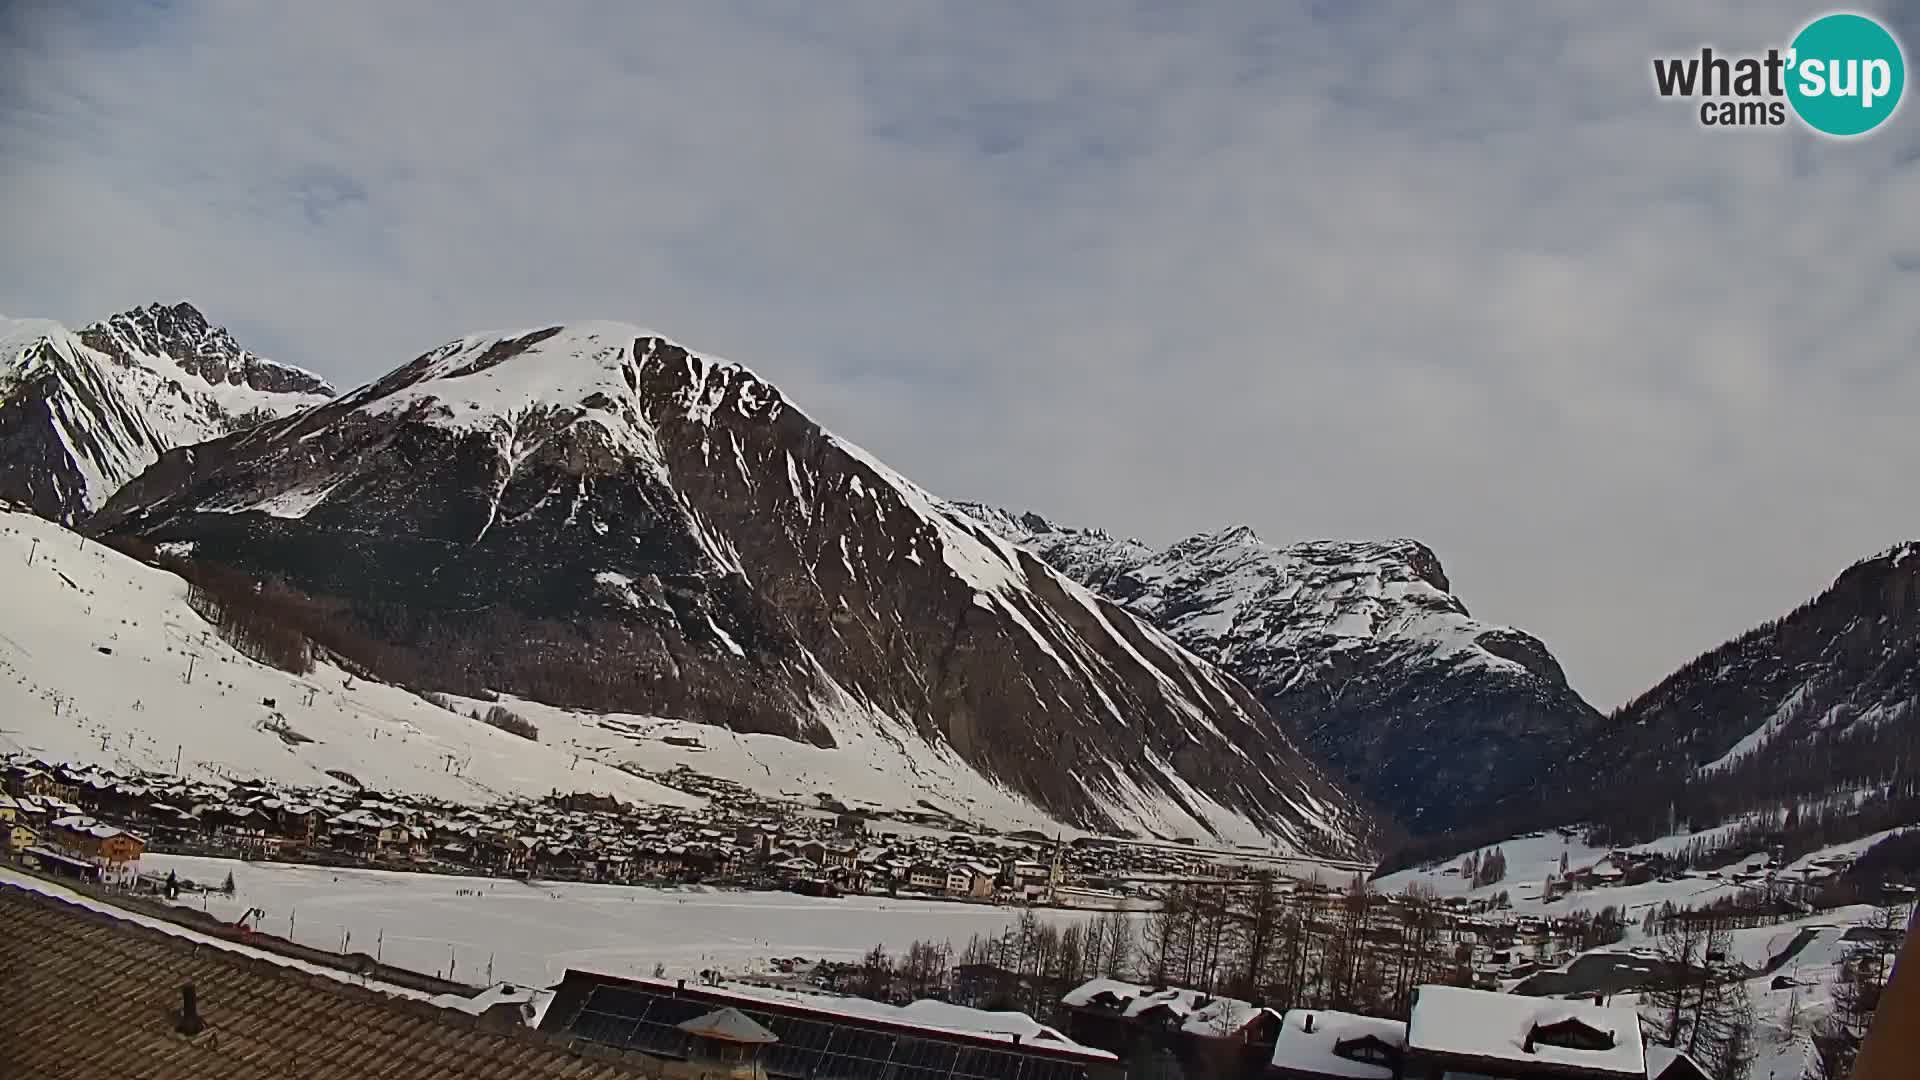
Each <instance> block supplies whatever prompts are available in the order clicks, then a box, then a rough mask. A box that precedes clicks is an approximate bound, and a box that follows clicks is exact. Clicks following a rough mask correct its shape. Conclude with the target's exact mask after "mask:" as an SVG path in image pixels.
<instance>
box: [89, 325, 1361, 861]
mask: <svg viewBox="0 0 1920 1080" xmlns="http://www.w3.org/2000/svg"><path fill="white" fill-rule="evenodd" d="M91 527H92V528H95V529H99V530H115V531H123V532H130V533H133V534H137V535H138V536H140V537H143V538H145V539H147V540H150V541H154V542H158V543H161V544H163V545H178V546H177V547H174V548H173V550H191V551H193V552H194V555H195V557H196V558H199V559H205V560H209V561H213V562H217V563H222V564H227V565H232V566H236V567H239V568H242V569H245V570H247V571H250V572H253V573H255V574H259V575H262V576H270V577H275V578H279V579H282V580H284V581H287V582H289V583H291V584H292V585H293V586H294V587H296V588H297V589H299V590H300V591H301V592H303V593H305V594H309V595H310V596H312V597H314V598H317V599H316V600H315V601H314V610H323V611H327V612H328V615H327V616H326V618H327V619H328V620H329V623H328V625H329V631H328V632H329V633H331V634H332V635H333V636H334V638H335V639H336V640H337V642H338V643H342V644H340V647H341V648H343V649H346V650H357V651H358V654H359V655H360V657H361V658H363V659H364V660H366V662H368V663H370V664H372V665H374V666H375V667H377V668H378V669H380V670H382V671H384V672H387V673H390V674H392V675H394V676H395V677H398V678H403V679H405V680H407V681H408V682H409V684H410V685H420V686H423V687H431V688H435V689H444V690H452V691H456V692H458V691H467V692H477V691H478V690H479V689H481V688H483V687H485V688H491V689H496V690H500V691H506V692H510V693H514V694H518V695H522V696H525V697H530V698H535V699H539V700H541V701H544V702H547V703H549V704H550V705H555V706H562V707H573V708H576V709H581V708H586V709H594V710H600V711H605V712H611V713H621V714H640V715H644V716H650V717H667V718H677V719H681V720H691V721H698V722H701V723H704V724H707V725H712V726H714V727H718V728H725V729H727V730H728V731H730V732H732V733H735V734H736V735H740V736H774V737H778V738H780V739H781V740H783V743H782V745H784V746H787V747H792V748H793V749H794V752H795V753H801V752H802V751H803V750H804V751H808V752H814V751H821V750H845V751H846V752H847V753H846V755H845V757H846V759H847V760H850V761H854V762H858V763H860V767H862V768H866V769H871V770H875V771H887V770H894V771H898V772H902V773H906V774H910V775H913V776H914V777H915V779H914V780H913V781H910V782H906V783H905V786H906V787H908V788H913V789H915V790H922V791H928V792H933V791H936V790H939V791H946V792H953V791H957V790H959V788H956V786H955V782H954V780H953V778H954V777H955V776H956V775H959V774H966V775H969V776H972V777H973V778H974V779H973V780H970V781H967V783H969V784H973V785H974V787H975V789H984V790H989V791H991V792H993V793H994V794H993V795H992V796H991V797H992V799H994V800H1000V801H1006V800H1008V799H1012V800H1016V801H1022V802H1025V803H1026V804H1028V805H1032V806H1037V807H1039V808H1041V809H1042V810H1044V811H1045V812H1046V813H1047V814H1049V815H1051V816H1052V817H1053V818H1055V819H1056V820H1060V821H1063V822H1066V823H1068V824H1073V825H1079V826H1084V827H1089V828H1100V829H1111V828H1118V829H1127V830H1133V831H1139V832H1146V833H1151V834H1157V835H1162V836H1180V835H1186V836H1195V837H1198V836H1205V835H1213V836H1217V837H1221V838H1225V839H1232V840H1235V841H1242V842H1265V841H1269V840H1270V841H1276V842H1278V843H1281V844H1283V845H1286V846H1290V847H1293V848H1295V849H1298V850H1302V851H1308V852H1323V853H1329V854H1332V853H1348V852H1353V851H1357V850H1359V849H1361V848H1362V847H1363V846H1364V845H1365V843H1366V842H1367V838H1368V836H1369V829H1370V825H1369V823H1368V821H1367V820H1366V816H1365V814H1364V813H1363V812H1362V811H1361V810H1360V808H1359V807H1358V806H1357V805H1356V804H1355V803H1354V802H1353V801H1352V800H1351V799H1349V798H1348V797H1347V796H1346V795H1344V794H1343V793H1342V792H1341V790H1340V789H1339V788H1338V787H1337V786H1336V785H1335V784H1333V783H1331V782H1330V781H1328V780H1327V779H1326V777H1325V776H1323V775H1322V774H1321V772H1320V771H1319V770H1318V769H1317V768H1316V767H1315V766H1314V765H1313V764H1312V763H1311V762H1310V761H1309V760H1308V759H1307V758H1306V757H1305V756H1304V755H1302V754H1301V752H1300V751H1299V750H1298V748H1297V747H1296V745H1295V743H1294V742H1293V740H1292V739H1291V738H1290V737H1289V736H1288V734H1287V732H1286V730H1285V729H1284V728H1282V727H1280V726H1279V725H1276V724H1275V723H1274V722H1273V721H1272V720H1271V719H1270V718H1269V717H1268V716H1267V714H1266V712H1265V711H1264V710H1263V709H1262V708H1261V707H1260V705H1259V703H1258V702H1257V701H1256V700H1254V699H1253V698H1252V697H1251V696H1250V695H1249V694H1248V693H1247V691H1246V690H1245V688H1243V687H1242V686H1241V685H1240V684H1239V683H1237V682H1236V681H1235V680H1234V679H1233V678H1231V677H1229V676H1227V675H1224V674H1223V673H1221V672H1220V671H1219V670H1218V669H1216V668H1214V667H1213V666H1212V665H1210V664H1208V663H1207V662H1205V661H1202V660H1200V659H1198V658H1196V657H1195V656H1193V655H1192V654H1191V653H1190V652H1188V651H1187V650H1185V649H1183V648H1181V647H1180V646H1179V645H1177V644H1175V643H1174V642H1173V640H1171V639H1170V638H1169V637H1168V636H1166V635H1165V634H1163V633H1161V632H1160V631H1158V630H1155V629H1154V628H1153V627H1151V626H1150V625H1148V624H1147V623H1145V622H1143V621H1142V620H1140V619H1138V618H1136V617H1134V616H1133V615H1131V614H1129V613H1127V612H1126V611H1124V610H1122V609H1121V608H1119V607H1117V606H1115V605H1114V604H1112V603H1110V602H1107V601H1105V600H1103V599H1101V598H1100V597H1098V596H1096V595H1095V594H1094V593H1093V592H1091V591H1089V590H1088V589H1086V588H1084V587H1082V586H1080V585H1078V584H1076V583H1074V582H1073V581H1071V580H1070V579H1068V578H1067V577H1065V576H1063V575H1061V574H1060V573H1058V572H1056V571H1054V570H1053V569H1052V568H1051V567H1049V566H1048V565H1047V564H1046V563H1044V562H1043V561H1042V560H1040V559H1039V558H1036V557H1034V556H1033V555H1032V554H1030V553H1027V552H1024V551H1022V550H1020V549H1019V548H1017V547H1015V546H1014V545H1013V544H1011V543H1009V542H1007V541H1006V540H1005V539H1004V538H1002V537H1001V536H1000V535H998V534H997V533H996V532H995V531H994V530H992V529H990V528H988V527H987V526H985V525H983V524H981V523H980V522H979V521H976V520H974V519H973V518H972V517H970V516H969V515H967V514H965V513H963V512H960V511H958V510H955V509H954V508H952V507H951V506H949V505H947V504H944V503H942V502H940V501H939V500H937V499H934V498H933V497H931V496H930V495H928V494H927V493H926V492H924V491H922V490H921V489H920V488H918V487H917V486H915V485H914V484H912V483H911V482H909V481H908V480H906V479H905V478H903V477H901V476H900V475H898V474H897V473H895V472H893V471H892V470H891V469H889V468H887V467H886V466H885V465H883V464H881V463H880V462H879V461H877V460H876V459H874V458H873V457H872V456H871V455H869V454H867V453H866V452H865V451H863V450H861V449H860V448H859V447H857V446H854V445H853V444H851V443H849V442H847V441H845V440H843V439H840V438H837V437H836V436H834V435H832V434H830V433H828V432H826V431H824V430H822V429H821V428H820V427H819V426H817V425H816V424H815V423H814V422H813V421H811V420H810V419H808V418H807V416H806V415H805V414H804V413H802V412H801V411H800V410H799V409H797V408H795V407H794V406H793V405H792V403H790V402H789V401H787V400H786V399H785V398H784V397H783V396H782V395H781V393H780V391H779V390H777V389H776V388H774V387H772V386H770V385H768V384H767V383H765V382H763V381H761V380H760V379H758V378H756V377H755V376H754V375H753V374H752V373H751V372H749V371H747V370H745V369H743V368H741V367H739V366H737V365H733V364H728V363H722V362H716V361H713V360H710V359H706V358H703V357H701V356H698V355H696V354H694V353H692V352H689V351H688V350H687V349H685V348H683V347H681V346H679V345H677V344H674V343H673V342H671V341H668V340H666V339H664V338H662V337H660V336H659V335H656V334H653V333H651V332H648V331H645V330H641V329H638V328H635V327H631V326H626V325H623V324H617V323H590V324H580V325H571V326H554V327H548V328H544V329H540V330H533V331H525V332H514V333H501V334H483V335H476V336H472V337H468V338H464V339H461V340H458V341H454V342H451V343H449V344H447V345H444V346H442V347H440V348H438V349H435V350H433V351H431V352H429V353H427V354H425V355H423V356H421V357H420V358H418V359H417V360H415V361H413V362H411V363H409V364H406V365H404V366H402V367H400V368H399V369H397V370H395V371H394V372H392V373H391V374H389V375H387V376H386V377H384V378H382V379H380V380H378V381H377V382H374V383H372V384H370V385H368V386H365V387H362V388H361V389H359V390H356V391H354V392H352V393H349V394H347V395H345V396H344V397H341V398H338V399H336V400H334V401H332V402H330V403H327V404H324V405H320V406H318V407H315V408H311V409H308V410H306V411H304V412H300V413H297V414H294V415H291V416H288V417H285V418H284V419H280V420H275V421H271V422H268V423H265V424H261V425H259V426H257V427H252V428H250V429H248V430H245V431H242V432H238V433H235V434H230V435H226V436H224V437H221V438H218V439H215V440H213V441H211V442H207V443H204V444H201V445H197V446H192V447H187V448H183V449H179V450H173V451H170V452H168V453H166V454H165V455H163V456H162V457H161V458H160V460H159V461H158V462H157V463H156V464H155V465H154V466H153V467H152V468H150V469H148V470H147V471H146V472H145V473H144V474H143V475H141V476H140V477H139V478H138V479H136V480H134V481H133V482H132V483H130V484H128V485H126V486H125V487H124V488H122V489H121V490H120V492H119V494H117V495H116V496H115V497H114V498H113V499H112V501H111V502H110V503H109V504H108V506H107V507H106V508H105V510H104V511H103V512H102V513H101V514H100V515H99V516H98V517H97V518H96V519H95V521H94V522H93V523H92V526H91ZM328 605H334V606H333V607H329V606H328ZM767 771H768V775H769V776H771V775H772V772H773V771H774V770H773V768H772V767H768V770H767ZM895 786H896V787H897V786H900V784H899V783H898V782H896V784H895ZM961 786H963V787H964V786H965V785H961ZM922 798H925V796H922ZM962 801H965V802H978V801H980V800H979V799H977V798H974V797H972V796H963V797H962ZM961 809H963V810H964V809H965V808H964V807H962V808H961Z"/></svg>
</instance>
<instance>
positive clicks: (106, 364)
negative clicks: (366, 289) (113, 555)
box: [0, 303, 333, 522]
mask: <svg viewBox="0 0 1920 1080" xmlns="http://www.w3.org/2000/svg"><path fill="white" fill-rule="evenodd" d="M332 396H333V389H332V387H330V386H328V385H327V384H326V382H325V380H323V379H321V378H319V377H318V376H316V375H313V374H311V373H309V372H305V371H301V370H300V369H298V368H293V367H289V366H287V365H285V364H277V363H274V362H273V361H270V360H265V359H263V358H261V357H259V356H256V355H255V354H253V353H251V352H248V351H247V350H245V349H243V348H241V347H240V346H239V345H238V344H236V343H235V342H234V340H233V337H232V335H230V334H229V333H227V331H226V330H224V329H222V328H220V327H217V326H213V325H211V324H209V323H208V322H207V320H206V317H205V316H203V315H202V314H200V312H199V311H198V310H196V309H195V308H194V307H193V306H192V305H190V304H185V303H181V304H175V305H172V306H170V307H169V306H165V305H161V304H153V305H149V306H147V307H143V308H138V309H136V310H133V311H128V312H125V313H122V314H119V315H115V316H113V317H112V318H109V319H105V320H102V321H101V322H97V323H94V324H92V325H90V326H87V327H85V328H83V329H81V330H79V331H77V332H75V331H71V330H68V329H67V328H66V327H64V326H61V325H60V324H58V323H55V322H52V321H49V320H45V319H6V318H0V497H4V498H10V499H14V500H17V501H19V502H22V503H25V504H26V505H28V506H31V507H33V509H34V510H35V511H37V512H39V513H41V514H44V515H46V516H48V517H52V518H55V519H58V520H61V521H68V522H72V521H77V520H79V519H80V518H83V517H85V516H86V515H87V514H89V513H92V512H93V511H94V510H97V509H99V508H100V507H101V506H102V505H104V504H105V502H106V500H107V498H108V497H109V496H111V495H112V494H113V493H114V492H115V491H117V490H118V489H119V487H120V485H121V484H123V483H125V482H127V481H128V480H131V479H132V478H133V477H135V476H138V475H139V474H140V473H141V471H142V470H144V469H145V468H146V467H147V466H149V465H151V464H153V463H154V461H155V460H157V459H158V458H159V456H160V454H161V453H162V452H164V451H166V450H169V449H172V448H173V447H176V446H187V445H191V444H193V443H197V442H202V441H204V440H207V439H211V438H215V437H217V436H220V435H224V434H226V433H228V432H232V431H237V430H241V429H243V428H246V427H249V426H251V425H253V424H256V423H259V422H260V421H262V420H267V419H271V418H273V417H276V416H284V415H286V414H287V413H290V412H293V411H294V410H296V409H300V408H304V407H306V406H308V405H314V404H318V403H320V402H323V401H325V400H327V399H328V398H330V397H332Z"/></svg>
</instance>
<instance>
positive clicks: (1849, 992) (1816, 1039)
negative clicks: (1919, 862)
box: [1787, 905, 1912, 1080]
mask: <svg viewBox="0 0 1920 1080" xmlns="http://www.w3.org/2000/svg"><path fill="white" fill-rule="evenodd" d="M1911 918H1912V911H1911V909H1910V908H1906V907H1902V906H1900V905H1885V906H1882V907H1880V908H1879V909H1878V910H1877V911H1876V912H1875V913H1874V917H1873V918H1872V920H1871V921H1870V922H1869V924H1868V927H1867V929H1868V934H1867V935H1866V936H1864V937H1863V938H1862V939H1861V940H1860V941H1858V942H1855V943H1854V944H1853V945H1852V946H1851V947H1850V948H1849V949H1848V950H1847V954H1846V956H1845V957H1844V958H1842V960H1841V961H1840V966H1839V968H1838V970H1836V971H1835V972H1834V978H1833V985H1832V987H1831V992H1832V1001H1833V1008H1832V1011H1831V1012H1829V1013H1828V1014H1827V1015H1826V1016H1825V1017H1823V1018H1821V1020H1820V1022H1819V1023H1817V1024H1815V1025H1814V1026H1813V1030H1812V1031H1811V1032H1810V1037H1811V1040H1812V1043H1813V1060H1812V1068H1811V1069H1810V1070H1809V1075H1810V1076H1811V1077H1812V1080H1846V1078H1847V1077H1849V1076H1851V1075H1852V1074H1853V1063H1854V1059H1855V1058H1856V1057H1858V1056H1859V1053H1860V1043H1861V1041H1862V1040H1863V1039H1865V1038H1866V1035H1867V1029H1868V1028H1870V1027H1872V1026H1873V1018H1874V1015H1875V1013H1876V1011H1877V1010H1878V1009H1879V1008H1880V997H1881V995H1882V994H1883V993H1884V992H1885V991H1886V988H1887V979H1888V977H1889V976H1890V975H1891V974H1892V972H1893V961H1894V957H1895V955H1896V954H1897V953H1898V952H1899V950H1900V943H1901V939H1902V935H1903V932H1904V931H1905V930H1906V929H1907V927H1908V925H1909V922H1910V920H1911ZM1798 1001H1799V989H1798V988H1797V987H1796V988H1795V990H1794V998H1793V1001H1792V1004H1791V1005H1790V1007H1789V1015H1788V1021H1787V1033H1788V1035H1789V1036H1791V1037H1797V1036H1798V1034H1799V1031H1798V1027H1799V1023H1798V1019H1799V1016H1798V1014H1799V1008H1798Z"/></svg>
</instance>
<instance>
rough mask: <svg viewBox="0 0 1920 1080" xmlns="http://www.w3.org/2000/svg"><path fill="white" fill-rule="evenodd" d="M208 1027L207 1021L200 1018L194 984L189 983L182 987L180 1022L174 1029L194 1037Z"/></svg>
mask: <svg viewBox="0 0 1920 1080" xmlns="http://www.w3.org/2000/svg"><path fill="white" fill-rule="evenodd" d="M206 1029H207V1022H206V1021H205V1020H202V1019H200V1006H199V1002H198V1001H196V1000H195V998H194V992H193V984H192V983H188V984H186V985H185V986H182V987H181V988H180V1022H179V1023H177V1024H175V1025H174V1026H173V1030H175V1031H177V1032H179V1033H180V1034H182V1035H185V1036H187V1037H188V1038H192V1037H193V1036H195V1035H198V1034H200V1033H201V1032H202V1031H205V1030H206Z"/></svg>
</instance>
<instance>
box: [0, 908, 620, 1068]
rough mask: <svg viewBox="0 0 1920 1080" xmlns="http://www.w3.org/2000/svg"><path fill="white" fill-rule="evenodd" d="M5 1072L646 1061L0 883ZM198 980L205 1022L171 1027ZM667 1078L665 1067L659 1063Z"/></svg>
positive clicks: (0, 1043)
mask: <svg viewBox="0 0 1920 1080" xmlns="http://www.w3.org/2000/svg"><path fill="white" fill-rule="evenodd" d="M0 927H4V928H5V929H4V931H0V1048H4V1049H3V1050H0V1056H3V1057H5V1059H6V1060H5V1061H4V1062H3V1063H0V1075H5V1076H6V1077H8V1080H54V1078H58V1080H95V1078H98V1080H109V1078H111V1080H124V1078H126V1077H132V1076H138V1077H142V1078H144V1080H256V1078H258V1080H287V1078H291V1077H297V1078H300V1080H368V1078H380V1077H407V1078H409V1080H414V1078H418V1080H496V1078H499V1080H505V1078H508V1077H512V1078H515V1080H522V1078H524V1080H542V1078H556V1080H559V1078H565V1080H602V1078H606V1080H613V1078H624V1077H632V1076H644V1075H649V1074H650V1073H649V1071H648V1070H646V1069H645V1068H644V1066H643V1065H642V1064H641V1063H640V1062H637V1061H634V1062H627V1061H621V1060H615V1059H614V1058H613V1057H612V1056H610V1055H605V1054H600V1053H591V1054H585V1055H583V1054H581V1053H577V1052H574V1051H573V1050H571V1049H569V1048H568V1047H566V1046H565V1045H564V1044H562V1043H560V1042H558V1041H555V1040H553V1039H552V1038H551V1037H548V1036H545V1035H542V1034H540V1033H538V1032H535V1031H530V1030H499V1029H494V1028H489V1027H483V1026H481V1024H480V1022H479V1021H477V1020H476V1019H475V1018H473V1017H470V1016H465V1015H463V1014H460V1013H457V1012H453V1011H451V1010H447V1009H441V1008H437V1007H435V1006H432V1005H428V1004H426V1003H424V1002H419V1001H408V1000H403V999H400V998H395V997H390V996H387V995H385V994H381V993H378V992H375V991H372V990H367V989H363V988H361V987H357V986H352V985H348V984H346V983H342V982H339V981H336V980H333V979H328V978H324V977H322V976H318V975H313V974H310V973H307V972H302V971H297V970H293V969H291V968H287V967H284V966H282V965H279V964H275V963H271V962H269V961H266V960H261V959H257V958H254V957H251V956H246V955H243V954H239V953H234V952H229V951H227V950H224V949H220V948H217V947H214V946H211V945H207V944H202V943H198V942H194V941H191V940H186V939H182V938H178V937H174V936H171V935H169V934H165V933H162V932H160V931H158V930H153V929H149V928H147V927H144V926H139V925H136V924H134V923H131V922H127V921H125V920H122V919H117V918H114V917H113V916H111V915H106V914H102V913H100V912H95V911H89V910H87V909H85V908H81V907H77V906H75V905H73V904H69V903H65V902H63V901H60V900H56V899H53V898H51V897H46V896H41V895H38V894H35V893H31V892H28V891H26V890H23V889H19V888H14V887H11V886H7V885H4V884H0ZM187 983H192V984H193V986H194V989H195V997H196V999H197V1000H196V1005H197V1008H196V1011H197V1012H198V1013H199V1015H200V1017H201V1019H202V1020H203V1021H204V1022H205V1025H206V1027H205V1030H203V1031H202V1032H201V1033H200V1034H199V1035H197V1036H195V1037H194V1038H192V1039H188V1038H186V1037H184V1036H182V1035H180V1034H179V1033H177V1032H176V1030H175V1028H176V1025H177V1023H178V1020H179V1015H180V1008H181V997H182V995H181V991H180V988H181V987H182V986H183V985H185V984H187ZM652 1074H653V1075H657V1072H654V1073H652Z"/></svg>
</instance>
